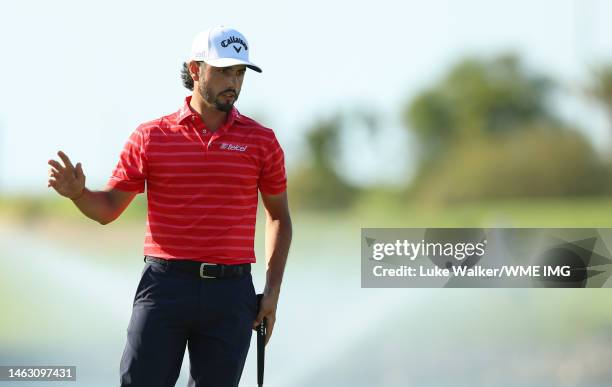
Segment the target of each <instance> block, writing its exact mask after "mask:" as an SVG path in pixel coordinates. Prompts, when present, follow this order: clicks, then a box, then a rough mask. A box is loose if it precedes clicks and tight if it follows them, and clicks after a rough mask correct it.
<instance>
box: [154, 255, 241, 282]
mask: <svg viewBox="0 0 612 387" xmlns="http://www.w3.org/2000/svg"><path fill="white" fill-rule="evenodd" d="M144 260H145V262H156V263H161V264H162V265H164V266H166V267H168V268H169V270H177V271H181V272H184V273H188V274H193V275H194V276H196V277H200V278H231V277H240V276H242V275H244V274H247V273H250V272H251V264H250V263H242V264H238V265H222V264H217V263H206V262H197V261H188V260H183V259H162V258H158V257H152V256H150V255H145V259H144Z"/></svg>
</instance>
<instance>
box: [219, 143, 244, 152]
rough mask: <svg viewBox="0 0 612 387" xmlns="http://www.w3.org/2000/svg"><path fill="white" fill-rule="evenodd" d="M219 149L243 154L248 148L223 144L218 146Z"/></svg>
mask: <svg viewBox="0 0 612 387" xmlns="http://www.w3.org/2000/svg"><path fill="white" fill-rule="evenodd" d="M219 148H221V149H225V150H231V151H238V152H244V151H245V150H247V148H248V146H247V145H234V144H226V143H223V144H221V146H219Z"/></svg>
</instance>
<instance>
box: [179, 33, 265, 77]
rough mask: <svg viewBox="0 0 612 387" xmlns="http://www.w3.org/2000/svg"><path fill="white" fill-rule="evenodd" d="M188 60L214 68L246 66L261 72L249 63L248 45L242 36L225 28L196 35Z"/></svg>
mask: <svg viewBox="0 0 612 387" xmlns="http://www.w3.org/2000/svg"><path fill="white" fill-rule="evenodd" d="M189 60H195V61H204V62H206V63H207V64H209V65H211V66H214V67H228V66H234V65H246V66H247V67H248V68H250V69H252V70H255V71H257V72H258V73H260V72H261V68H260V67H258V66H256V65H254V64H253V63H251V62H250V61H249V44H248V42H247V40H246V38H245V37H244V35H242V34H241V33H240V32H238V31H236V30H235V29H233V28H230V27H225V26H217V27H212V28H209V29H208V30H206V31H203V32H200V33H199V34H197V35H196V37H195V38H194V39H193V44H192V46H191V55H190V56H189Z"/></svg>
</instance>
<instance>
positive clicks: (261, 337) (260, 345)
mask: <svg viewBox="0 0 612 387" xmlns="http://www.w3.org/2000/svg"><path fill="white" fill-rule="evenodd" d="M262 297H263V294H258V295H257V313H259V308H260V306H261V299H262ZM265 350H266V318H265V317H264V319H263V321H262V322H261V324H259V325H258V326H257V385H258V386H259V387H263V379H264V364H265V353H266V351H265Z"/></svg>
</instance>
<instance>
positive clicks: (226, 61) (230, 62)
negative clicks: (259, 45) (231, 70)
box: [204, 58, 262, 73]
mask: <svg viewBox="0 0 612 387" xmlns="http://www.w3.org/2000/svg"><path fill="white" fill-rule="evenodd" d="M204 62H206V63H207V64H209V65H211V66H213V67H229V66H236V65H245V66H246V67H248V68H250V69H251V70H253V71H257V72H258V73H261V72H262V71H261V68H260V67H259V66H256V65H254V64H253V63H251V62H247V61H245V60H241V59H235V58H219V59H208V60H205V61H204Z"/></svg>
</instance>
